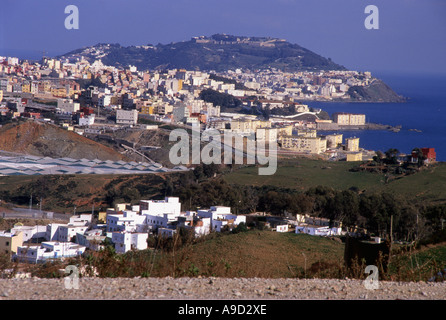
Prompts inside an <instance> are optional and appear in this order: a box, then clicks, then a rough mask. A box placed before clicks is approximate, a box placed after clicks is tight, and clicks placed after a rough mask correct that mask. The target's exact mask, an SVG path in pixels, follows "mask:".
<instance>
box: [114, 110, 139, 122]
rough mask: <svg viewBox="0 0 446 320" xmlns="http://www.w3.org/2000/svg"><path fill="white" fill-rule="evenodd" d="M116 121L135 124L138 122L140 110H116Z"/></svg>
mask: <svg viewBox="0 0 446 320" xmlns="http://www.w3.org/2000/svg"><path fill="white" fill-rule="evenodd" d="M116 123H117V124H129V125H135V124H137V123H138V110H123V109H118V110H116Z"/></svg>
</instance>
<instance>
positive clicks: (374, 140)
mask: <svg viewBox="0 0 446 320" xmlns="http://www.w3.org/2000/svg"><path fill="white" fill-rule="evenodd" d="M375 76H376V77H378V78H381V79H382V80H384V82H386V83H387V84H388V85H389V86H390V87H392V88H393V89H394V90H395V91H396V92H397V93H398V94H400V95H403V96H405V97H408V98H410V99H409V101H408V102H407V103H323V102H317V103H308V105H309V106H310V107H316V108H321V109H323V110H325V111H327V112H328V113H329V114H330V116H331V115H332V114H333V113H335V112H352V113H363V114H365V115H366V121H367V122H372V123H382V124H389V125H393V126H396V125H401V126H402V129H401V131H400V132H398V133H395V132H390V131H381V130H379V131H372V130H361V131H344V132H342V133H343V134H344V138H348V137H353V136H356V137H359V138H360V139H359V143H360V146H361V147H362V148H365V149H369V150H381V151H386V150H388V149H390V148H396V149H398V150H399V151H400V152H403V153H410V152H411V151H412V149H413V148H415V147H419V148H423V147H432V148H435V151H436V153H437V161H446V75H444V76H439V75H378V74H375ZM409 129H419V130H421V131H422V132H421V133H419V132H414V131H409Z"/></svg>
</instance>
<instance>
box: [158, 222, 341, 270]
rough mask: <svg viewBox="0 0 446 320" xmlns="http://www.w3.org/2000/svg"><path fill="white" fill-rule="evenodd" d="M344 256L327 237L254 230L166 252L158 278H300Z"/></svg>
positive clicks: (217, 235)
mask: <svg viewBox="0 0 446 320" xmlns="http://www.w3.org/2000/svg"><path fill="white" fill-rule="evenodd" d="M343 255H344V244H343V243H340V242H337V241H334V240H331V239H328V238H323V237H314V236H310V235H305V234H294V233H278V232H273V231H258V230H251V231H248V232H242V233H237V234H229V235H221V234H216V235H215V237H214V238H212V239H210V240H207V241H204V242H200V243H197V244H194V245H190V246H186V247H183V248H181V249H180V250H179V251H178V252H176V253H174V254H172V253H169V254H165V253H164V254H163V256H162V257H161V258H160V260H158V263H159V264H158V266H157V267H156V268H155V275H161V276H163V275H164V276H165V275H170V276H199V275H202V276H220V277H221V276H223V277H262V278H265V277H269V278H287V277H298V276H299V277H300V276H304V275H305V273H306V271H307V270H308V271H309V270H310V268H311V266H312V265H313V264H315V263H317V262H322V261H323V262H324V263H330V264H333V265H338V264H339V263H342V261H343ZM174 261H175V263H174ZM165 272H167V274H164V273H165Z"/></svg>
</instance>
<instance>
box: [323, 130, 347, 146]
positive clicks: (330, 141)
mask: <svg viewBox="0 0 446 320" xmlns="http://www.w3.org/2000/svg"><path fill="white" fill-rule="evenodd" d="M342 137H343V135H342V133H334V134H328V135H326V136H325V139H326V140H327V148H337V147H338V146H339V145H341V144H342Z"/></svg>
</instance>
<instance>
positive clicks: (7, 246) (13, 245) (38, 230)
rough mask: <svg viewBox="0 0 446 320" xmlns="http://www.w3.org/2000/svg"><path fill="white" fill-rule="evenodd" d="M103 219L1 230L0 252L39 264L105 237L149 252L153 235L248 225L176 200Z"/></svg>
mask: <svg viewBox="0 0 446 320" xmlns="http://www.w3.org/2000/svg"><path fill="white" fill-rule="evenodd" d="M100 220H102V221H103V222H105V224H97V223H94V222H93V221H92V214H80V215H77V216H72V217H70V220H69V222H68V223H66V224H63V223H50V224H48V225H46V226H22V225H16V226H14V228H12V229H11V230H10V232H0V251H2V252H7V253H11V256H12V257H13V258H15V259H17V260H19V261H24V262H30V263H39V262H44V261H47V260H48V259H58V258H67V257H75V256H79V255H81V254H83V253H84V252H85V250H86V249H90V250H100V249H101V248H103V247H104V240H105V239H106V238H108V239H110V240H111V242H112V243H113V245H114V248H115V250H116V252H117V253H125V252H127V251H129V250H144V249H147V247H148V242H147V240H148V237H149V234H158V235H159V236H161V237H166V238H168V237H173V236H174V235H175V233H176V232H177V231H178V228H181V227H184V228H186V229H189V230H192V231H193V233H194V235H195V236H196V237H200V236H204V235H207V234H209V233H211V232H221V231H224V230H231V229H232V228H235V227H237V226H238V225H239V224H241V223H245V224H246V216H245V215H236V214H233V213H231V208H230V207H225V206H211V207H210V208H209V209H199V210H197V211H185V212H183V211H181V203H180V201H179V198H177V197H166V198H165V199H164V200H141V201H140V202H139V204H138V205H130V204H117V205H116V206H115V208H109V209H107V212H101V213H100V214H99V219H98V221H100ZM273 220H274V221H273ZM273 220H271V221H272V223H273V224H274V228H273V229H275V230H276V231H277V232H289V231H288V227H289V226H290V225H294V226H293V227H294V228H295V233H306V234H310V235H317V236H333V235H340V234H341V233H342V231H341V228H340V225H339V224H337V225H338V226H329V220H328V219H324V218H315V217H311V216H309V215H299V214H298V215H297V216H296V220H294V221H291V220H289V221H288V220H284V219H280V218H274V219H273ZM276 220H277V221H276ZM103 222H102V223H103ZM42 240H43V242H42ZM24 242H25V243H26V244H24Z"/></svg>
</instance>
